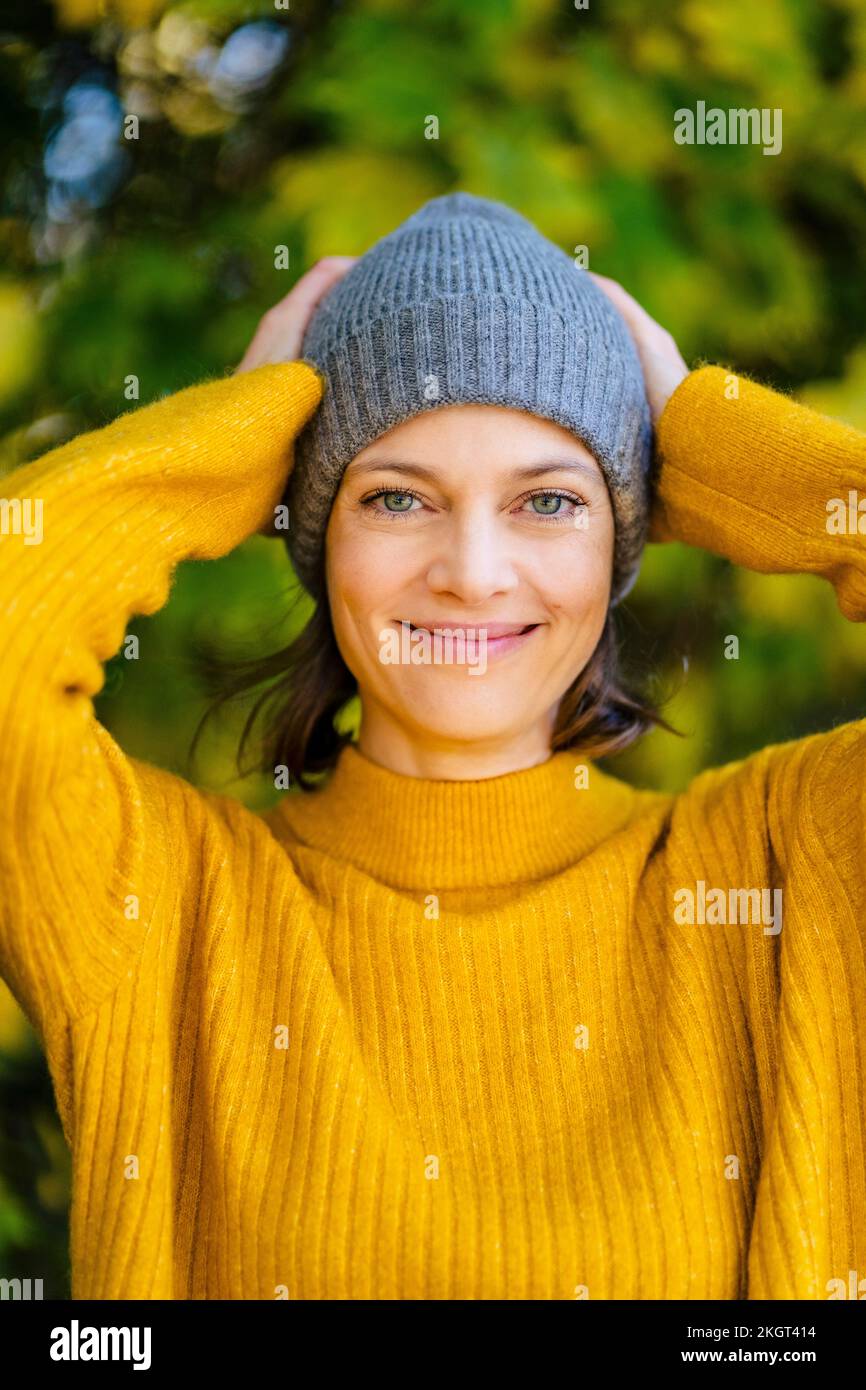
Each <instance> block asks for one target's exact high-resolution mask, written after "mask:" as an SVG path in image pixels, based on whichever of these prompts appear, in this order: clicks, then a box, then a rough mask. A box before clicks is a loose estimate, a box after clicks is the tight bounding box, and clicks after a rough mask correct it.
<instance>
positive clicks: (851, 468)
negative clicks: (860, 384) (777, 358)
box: [650, 367, 866, 622]
mask: <svg viewBox="0 0 866 1390" xmlns="http://www.w3.org/2000/svg"><path fill="white" fill-rule="evenodd" d="M657 456H658V461H659V464H660V470H659V473H658V478H657V483H656V494H655V505H654V509H653V515H652V525H651V530H650V539H651V540H654V541H669V540H681V541H686V542H688V544H690V545H697V546H700V547H701V548H702V549H704V550H710V551H712V552H713V553H714V554H716V555H722V556H724V557H725V558H727V559H729V560H732V561H733V562H734V563H735V564H738V565H745V566H746V567H747V568H749V569H753V570H759V571H761V572H763V573H766V574H792V573H812V574H817V575H820V576H822V577H823V578H824V579H827V580H828V581H829V582H830V583H831V584H832V585H833V587H834V589H835V591H836V596H837V599H838V603H839V607H840V609H841V611H842V612H843V613H844V615H845V617H846V618H850V619H852V620H853V621H855V622H862V621H863V620H864V619H866V435H864V434H861V433H860V432H859V431H858V430H855V429H852V428H851V427H850V426H848V425H844V424H841V423H839V422H838V421H836V420H831V419H829V418H828V417H827V416H824V415H820V414H818V412H817V411H813V410H810V409H808V408H807V407H806V406H804V405H798V404H797V403H796V402H794V401H792V400H790V399H789V398H788V397H787V396H783V395H780V394H778V393H776V392H775V391H770V390H768V389H767V388H766V387H764V386H759V385H757V384H756V383H755V382H752V381H749V380H748V379H747V378H745V377H736V376H734V375H733V374H731V373H730V372H728V371H726V370H725V369H724V368H722V367H701V368H699V369H698V370H697V371H694V372H691V373H690V374H689V375H688V376H686V377H685V378H684V379H683V380H682V381H681V382H680V384H679V385H678V386H677V387H676V389H675V390H674V391H673V394H672V395H671V396H670V398H669V400H668V402H667V404H666V405H665V407H664V409H663V411H662V414H661V418H660V419H659V422H658V425H657ZM851 493H854V494H855V498H854V503H853V508H852V504H851V501H850V497H849V494H851ZM834 499H835V501H836V502H838V506H837V505H834ZM858 501H862V502H863V507H862V509H861V510H860V511H858V510H857V502H858ZM858 524H859V527H860V528H861V529H859V530H858Z"/></svg>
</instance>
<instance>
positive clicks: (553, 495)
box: [524, 492, 586, 523]
mask: <svg viewBox="0 0 866 1390" xmlns="http://www.w3.org/2000/svg"><path fill="white" fill-rule="evenodd" d="M536 502H539V503H541V507H536V506H535V503H536ZM527 504H528V505H529V509H530V513H531V514H532V515H533V516H537V517H539V518H540V519H541V520H542V521H552V522H571V523H573V522H574V518H575V515H576V513H577V512H578V511H579V510H580V508H581V507H585V506H586V503H585V502H584V500H583V498H582V497H575V496H574V494H573V493H570V492H533V493H530V495H529V496H528V497H527V498H525V501H524V505H527ZM566 504H569V505H566Z"/></svg>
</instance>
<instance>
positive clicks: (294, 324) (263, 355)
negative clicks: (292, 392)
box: [235, 256, 358, 374]
mask: <svg viewBox="0 0 866 1390" xmlns="http://www.w3.org/2000/svg"><path fill="white" fill-rule="evenodd" d="M357 259H358V257H357V256H325V257H324V259H323V260H321V261H317V262H316V264H315V265H314V266H313V268H312V270H308V271H307V273H306V274H305V275H302V276H301V278H300V280H298V282H297V284H296V285H294V286H293V287H292V289H290V290H289V292H288V294H287V295H285V296H284V297H283V298H282V299H280V300H278V301H277V303H276V304H275V305H274V306H273V308H271V309H268V311H267V313H266V314H264V315H263V316H262V318H261V319H260V321H259V326H258V328H257V329H256V331H255V333H254V335H253V339H252V342H251V343H250V345H249V347H248V348H247V350H246V352H245V353H244V355H243V357H242V359H241V361H240V362H239V363H238V365H237V367H235V374H237V373H238V372H250V371H252V370H253V368H254V367H263V366H264V365H265V364H266V363H268V362H293V361H294V360H295V359H296V358H298V357H300V355H301V344H302V343H303V341H304V333H305V332H306V328H307V324H308V323H309V321H310V318H311V316H312V313H313V310H314V309H315V307H316V305H317V304H318V302H319V300H320V299H321V298H322V296H323V295H324V294H326V293H327V291H328V290H329V289H330V288H331V286H332V285H335V284H336V283H337V281H338V280H341V279H342V278H343V276H344V275H345V274H346V271H347V270H349V269H351V267H352V266H353V265H354V264H355V262H356V260H357Z"/></svg>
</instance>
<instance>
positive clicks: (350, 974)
mask: <svg viewBox="0 0 866 1390" xmlns="http://www.w3.org/2000/svg"><path fill="white" fill-rule="evenodd" d="M727 388H728V377H727V374H726V372H725V371H724V370H723V369H722V368H720V367H701V368H699V369H698V370H697V371H694V372H692V373H691V374H690V375H689V376H688V377H687V378H686V379H685V380H684V381H683V382H682V384H681V385H680V386H679V387H678V388H677V390H676V392H675V393H674V395H673V396H672V398H671V400H670V402H669V403H668V405H667V407H666V409H665V411H664V414H663V416H662V418H661V421H660V423H659V428H658V440H657V442H658V458H659V461H660V468H659V473H658V482H657V501H656V508H655V512H654V521H653V528H654V529H653V538H654V539H655V540H662V541H663V540H671V539H679V540H684V541H687V542H690V543H692V544H695V545H698V546H703V547H705V548H707V549H710V550H712V551H714V552H715V553H717V554H719V555H722V556H726V557H727V558H728V559H730V560H731V561H732V562H734V563H736V564H741V565H745V566H748V567H751V568H753V569H756V570H760V571H764V572H791V571H808V572H810V573H813V574H815V575H819V576H822V577H823V578H824V579H825V580H827V581H829V582H830V583H831V584H832V585H833V586H834V588H835V592H836V595H837V599H838V604H839V607H840V609H841V611H842V613H843V614H844V615H845V616H846V617H847V618H848V619H850V620H851V621H855V622H857V621H863V619H864V618H866V542H864V539H863V536H861V535H857V534H856V533H855V534H834V533H833V532H832V531H831V530H830V529H828V525H827V517H828V511H827V503H828V500H829V499H832V498H836V497H838V498H842V499H846V500H848V498H849V491H851V490H854V491H855V492H856V493H857V494H858V496H860V497H866V437H864V436H863V435H862V434H860V433H858V432H856V431H855V430H853V429H850V428H848V427H847V426H845V425H843V424H840V423H838V422H835V421H833V420H830V419H828V418H825V417H823V416H820V415H818V414H816V413H814V412H812V411H810V410H807V409H806V408H805V407H803V406H801V405H798V404H796V403H795V402H793V401H791V400H789V399H788V398H786V397H784V396H781V395H777V394H776V393H774V392H772V391H770V390H768V389H767V388H765V387H763V386H760V385H758V384H756V383H753V382H750V381H748V380H746V379H745V378H742V377H741V378H740V380H739V395H738V397H736V398H735V399H729V398H728V397H729V396H730V395H732V392H731V391H730V389H727ZM320 392H321V385H320V381H319V378H318V377H317V375H316V374H315V372H314V371H313V369H312V368H311V367H310V366H308V365H306V364H304V363H302V362H294V363H285V364H280V365H276V366H266V367H260V368H258V369H257V370H255V371H253V372H249V373H245V374H241V375H238V376H233V377H229V378H225V379H220V380H216V381H211V382H207V383H204V384H202V385H198V386H194V387H190V388H188V389H185V390H182V391H180V392H178V393H177V394H175V395H172V396H169V397H167V398H165V399H163V400H160V401H158V402H157V403H155V404H153V405H149V406H146V407H143V408H140V409H137V410H134V411H131V412H129V413H126V414H124V415H122V416H121V417H120V418H119V419H117V420H116V421H114V422H113V423H112V424H110V425H108V426H106V427H105V428H103V429H99V430H96V431H94V432H92V433H87V434H85V435H83V436H80V437H79V438H77V439H74V440H73V441H71V442H70V443H68V444H65V445H64V446H62V447H60V448H57V449H55V450H53V451H51V452H50V453H48V454H47V455H45V456H44V457H43V458H41V459H38V460H37V461H36V462H33V463H29V464H27V465H26V466H24V467H22V468H20V469H19V470H18V471H17V472H16V473H15V474H13V475H12V476H11V477H10V478H7V480H6V496H7V498H9V497H18V498H21V499H27V498H30V499H42V502H43V506H44V512H43V516H44V523H43V538H42V541H41V543H40V544H31V545H28V544H25V543H24V538H23V537H22V536H21V535H16V534H6V535H3V536H2V538H0V620H2V626H0V673H2V674H0V797H2V799H0V818H2V819H0V875H2V880H0V885H2V899H0V965H2V973H3V976H4V978H5V979H6V980H7V982H8V983H9V985H10V987H11V989H12V991H13V993H14V994H15V996H16V998H17V999H18V1000H19V1001H20V1003H21V1005H22V1007H23V1008H24V1010H25V1012H26V1014H27V1015H28V1017H29V1019H30V1020H31V1022H32V1023H33V1025H34V1027H35V1028H36V1030H37V1032H38V1034H39V1036H40V1038H41V1040H42V1043H43V1046H44V1048H45V1052H46V1057H47V1060H48V1064H49V1067H50V1071H51V1075H52V1078H53V1083H54V1087H55V1094H56V1098H57V1104H58V1109H59V1113H60V1117H61V1120H62V1124H63V1129H64V1133H65V1136H66V1138H67V1140H68V1143H69V1145H70V1148H71V1153H72V1174H73V1195H72V1206H71V1220H70V1242H71V1265H72V1293H73V1297H74V1298H95V1299H123V1298H143V1299H156V1298H165V1299H232V1298H243V1299H275V1298H283V1297H288V1298H292V1299H575V1298H586V1297H589V1298H592V1299H677V1298H685V1299H742V1298H755V1299H765V1298H782V1299H824V1298H827V1297H829V1296H830V1293H831V1292H832V1291H833V1288H834V1287H835V1286H833V1285H832V1284H830V1282H829V1281H832V1280H834V1279H838V1280H841V1281H843V1282H844V1283H847V1282H848V1280H849V1271H851V1270H855V1271H858V1272H859V1277H860V1278H863V1277H864V1276H866V1133H864V1099H866V1097H864V1086H866V959H864V957H866V886H864V847H866V790H864V789H866V779H864V759H866V719H858V720H856V721H854V722H851V723H846V724H842V725H840V726H838V727H836V728H834V729H832V730H830V731H827V732H822V733H818V734H814V735H811V736H809V737H805V738H801V739H796V740H792V741H789V742H785V743H779V744H774V745H772V746H770V747H767V748H764V749H763V750H761V751H759V752H757V753H756V754H754V755H752V756H749V757H746V758H744V759H740V760H738V761H736V762H731V763H729V764H727V765H725V766H722V767H717V768H713V769H709V770H707V771H705V772H702V773H701V774H700V775H698V776H697V777H696V778H695V779H694V780H693V781H692V783H691V784H690V785H689V787H688V788H687V789H686V790H685V791H684V792H682V793H680V794H671V793H667V792H665V793H662V792H658V791H654V790H650V789H639V788H635V787H633V786H631V785H628V784H627V783H626V782H624V781H622V780H620V779H618V778H616V777H614V776H612V775H611V774H610V773H609V772H605V771H604V770H602V769H601V768H600V767H599V766H598V765H597V764H596V763H594V762H592V761H591V760H590V761H587V760H586V759H585V758H583V757H581V755H580V753H579V752H578V751H575V750H572V751H566V752H559V753H556V754H554V755H553V756H551V757H550V758H549V759H548V760H547V761H545V762H543V763H541V764H539V765H537V766H534V767H532V768H529V769H525V770H521V771H516V772H511V773H509V774H506V775H501V776H496V777H492V778H490V779H486V780H484V779H482V780H475V781H471V780H465V781H434V780H427V779H421V778H414V777H410V776H405V775H401V774H398V773H395V772H393V771H391V770H389V769H387V768H385V767H383V766H380V765H378V764H376V763H374V762H372V761H371V760H369V759H368V758H367V757H366V756H365V755H363V754H362V753H361V752H360V751H359V749H358V748H357V746H354V745H350V746H348V747H347V748H345V749H344V750H343V751H342V753H341V755H340V758H339V763H338V766H337V768H336V770H335V772H334V773H333V774H332V776H331V778H330V780H329V781H327V782H326V783H325V784H324V785H323V786H322V787H321V788H320V789H318V790H316V791H315V792H313V793H300V792H297V791H296V792H289V793H288V794H286V795H285V796H284V797H283V798H282V800H281V801H279V802H278V804H277V805H276V806H275V807H274V808H273V809H271V810H270V811H268V812H266V813H265V814H256V813H254V812H253V811H251V810H249V809H247V808H245V807H244V806H243V805H242V804H241V803H240V802H238V801H236V800H234V799H232V798H230V797H227V796H222V795H218V794H214V793H210V792H204V791H201V790H198V789H196V788H195V787H193V786H192V785H190V784H189V783H188V782H186V781H184V780H183V779H181V778H179V777H177V776H175V775H173V774H171V773H169V772H167V771H163V770H160V769H159V768H157V767H155V766H151V765H149V764H148V763H146V762H144V761H140V760H138V759H136V758H133V757H129V756H127V755H126V754H125V753H124V752H123V751H122V750H121V748H120V747H119V746H118V745H117V743H116V742H115V740H114V739H113V738H112V737H111V736H110V735H109V733H108V732H107V731H106V729H105V728H104V727H103V726H102V725H101V724H100V723H99V722H98V721H97V720H96V718H95V715H94V710H93V697H94V696H95V695H96V694H97V693H98V691H99V690H100V688H101V684H102V681H103V671H102V663H103V662H104V661H105V660H106V659H108V658H109V657H110V656H112V655H113V654H114V653H115V652H117V651H118V650H119V648H120V646H121V644H122V641H123V636H124V632H125V628H126V624H127V622H128V620H129V618H130V617H131V615H133V614H138V613H152V612H154V611H155V610H156V609H158V608H159V607H160V606H161V605H162V604H163V603H165V601H166V599H167V597H168V595H169V592H170V587H171V583H172V575H173V572H174V569H175V566H176V565H177V563H178V562H179V561H182V560H185V559H190V558H196V559H207V558H211V557H216V556H220V555H223V554H226V553H227V552H229V551H230V550H232V549H233V548H234V547H235V546H236V545H238V544H239V543H240V542H241V541H242V540H243V539H244V538H245V537H247V536H249V535H251V534H253V533H254V532H255V531H257V530H259V529H260V528H262V527H264V526H265V525H266V523H267V521H268V519H269V518H270V517H271V516H272V513H273V508H274V506H275V505H276V504H277V503H278V501H279V500H280V498H281V496H282V494H283V491H284V487H285V482H286V477H287V473H288V469H289V468H290V466H291V457H292V441H293V439H294V437H295V435H296V434H297V432H298V430H299V429H300V428H301V427H302V425H303V424H304V423H305V421H306V420H307V419H308V418H309V416H310V415H311V413H312V411H313V410H314V409H315V407H316V405H317V403H318V401H319V399H320ZM9 515H10V516H11V515H12V513H11V512H10V513H9ZM864 526H866V523H864ZM581 765H585V766H586V767H587V771H588V778H587V779H584V778H583V777H582V776H581V775H580V773H579V772H576V769H578V768H579V767H580V766H581ZM584 780H586V781H587V785H586V786H584V785H583V782H584ZM753 890H754V892H753ZM777 891H780V892H781V894H782V898H781V903H782V912H781V914H780V915H779V914H776V916H778V921H776V917H775V916H772V915H770V914H769V913H768V912H763V911H761V912H759V910H758V908H757V907H756V903H757V902H758V901H760V902H761V904H762V906H763V903H764V901H766V902H767V903H773V904H774V912H775V904H776V901H777V899H776V898H775V896H774V895H775V894H776V892H777ZM750 892H753V896H752V897H749V896H748V894H749V893H750ZM764 892H765V893H766V900H764V899H763V898H761V894H762V893H764ZM689 894H691V895H692V897H691V901H693V904H694V913H692V914H691V915H692V916H693V917H694V918H695V920H692V921H689V920H688V916H689V912H688V906H687V904H688V902H689V900H690V899H689ZM720 903H722V906H720ZM723 909H724V910H723ZM731 918H733V920H730V919H731ZM773 923H775V924H774V925H773ZM779 926H780V929H779ZM863 1287H864V1289H866V1285H864V1286H863Z"/></svg>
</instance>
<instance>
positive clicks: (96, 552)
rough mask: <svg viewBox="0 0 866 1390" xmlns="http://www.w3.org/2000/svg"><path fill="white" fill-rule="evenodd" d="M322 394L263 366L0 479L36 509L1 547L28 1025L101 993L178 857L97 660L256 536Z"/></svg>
mask: <svg viewBox="0 0 866 1390" xmlns="http://www.w3.org/2000/svg"><path fill="white" fill-rule="evenodd" d="M321 391H322V386H321V381H320V378H319V376H318V374H317V373H316V372H315V371H314V369H313V368H312V367H311V366H310V365H308V364H306V363H303V362H284V363H281V364H273V365H264V366H260V367H258V368H256V369H255V370H251V371H244V373H243V374H241V375H237V376H234V377H229V378H227V379H222V380H217V381H213V382H210V383H207V384H205V385H200V386H193V387H190V388H188V389H186V390H183V391H180V392H178V393H177V394H176V395H173V396H170V397H168V398H166V399H164V400H162V401H159V402H157V403H156V404H154V405H150V406H146V407H144V408H142V409H140V410H136V411H133V412H130V413H128V414H125V415H122V416H120V418H119V419H117V420H115V421H114V422H113V423H112V424H110V425H108V426H106V427H105V428H104V429H101V430H96V431H94V432H92V433H88V434H85V435H82V436H80V437H79V438H77V439H75V440H73V441H71V442H70V443H68V444H66V445H64V446H63V447H61V448H59V449H55V450H53V451H52V452H50V453H49V454H47V455H46V456H44V457H43V458H41V459H38V460H37V461H36V462H34V463H31V464H28V465H26V466H25V467H22V468H20V469H18V470H17V471H16V472H15V473H14V474H12V475H11V476H10V477H9V478H8V479H7V480H6V494H5V496H6V499H7V500H8V501H9V502H10V503H11V504H13V507H14V503H15V502H20V503H21V504H22V507H24V506H26V505H27V504H29V505H30V507H31V508H32V507H33V506H34V504H35V506H36V511H31V512H30V516H31V518H32V517H33V516H34V515H38V507H39V506H40V505H41V512H42V517H41V533H42V536H41V540H40V541H38V543H28V541H27V538H26V537H25V536H24V535H22V534H20V533H19V534H9V532H10V531H11V530H12V528H11V526H9V525H7V526H6V527H4V534H2V535H0V970H2V973H3V975H4V977H5V979H6V980H7V982H8V984H9V985H10V988H11V989H12V990H13V992H14V993H15V995H16V997H17V998H18V1000H19V1002H20V1003H21V1004H22V1006H23V1007H24V1008H25V1011H26V1012H27V1013H28V1015H29V1017H30V1018H31V1021H33V1022H34V1023H35V1024H36V1025H37V1027H40V1028H42V1026H43V1025H44V1023H45V1021H46V1019H47V1018H48V1017H49V1016H52V1015H55V1014H57V1013H60V1014H63V1015H66V1016H67V1017H68V1016H75V1015H78V1014H81V1013H82V1012H84V1011H85V1010H86V1009H88V1008H92V1007H94V1006H95V1005H96V1004H97V1003H98V1002H100V1001H101V1000H102V999H103V998H105V997H106V996H107V994H108V993H109V991H110V990H111V988H112V987H113V986H114V985H115V984H116V983H117V982H118V980H119V978H120V977H121V975H122V972H123V971H124V970H126V969H128V968H129V966H130V964H131V962H132V960H133V958H134V957H135V955H136V953H137V951H138V949H139V948H140V946H141V944H142V942H143V939H144V935H145V933H146V930H147V924H148V918H149V909H150V907H151V906H152V903H153V902H154V901H155V899H156V896H157V895H158V894H159V893H160V892H161V891H162V888H163V885H164V883H165V881H166V879H167V878H168V876H169V875H177V872H178V856H179V855H181V856H182V855H183V852H184V847H183V846H173V845H167V844H166V843H165V842H164V838H163V834H162V822H163V817H162V815H161V812H160V803H161V801H164V799H165V797H166V796H167V795H169V794H171V791H172V788H173V786H175V785H177V784H179V785H180V787H182V788H183V787H185V785H186V784H184V783H182V782H180V779H175V778H171V777H170V776H169V774H167V773H159V772H157V770H156V769H148V768H147V766H146V765H144V764H139V763H137V762H136V761H135V760H133V759H129V758H127V757H126V756H125V755H124V754H123V753H122V751H121V750H120V748H119V747H118V746H117V744H116V743H115V742H114V740H113V739H112V738H111V736H110V735H109V734H108V733H107V732H106V730H105V729H104V728H103V727H102V726H101V725H100V724H99V723H98V721H97V720H96V718H95V716H94V712H93V697H94V696H95V695H96V694H97V693H98V692H99V690H100V688H101V686H102V682H103V672H102V666H101V663H102V662H104V661H105V660H107V659H108V658H109V657H110V656H112V655H113V654H114V653H115V652H116V651H118V649H119V647H120V646H121V643H122V641H123V637H124V632H125V628H126V625H127V622H128V620H129V618H130V617H131V616H132V615H133V614H136V613H153V612H154V611H155V610H156V609H158V608H159V607H161V606H162V604H164V603H165V602H166V600H167V598H168V595H169V591H170V587H171V581H172V575H173V571H174V569H175V566H176V565H177V564H178V563H179V561H181V560H185V559H211V558H214V557H216V556H220V555H224V554H226V553H228V552H229V551H230V550H232V549H233V548H234V547H235V546H236V545H238V544H239V543H240V542H241V541H242V540H244V539H245V538H246V537H247V536H249V535H250V534H252V533H253V532H254V531H256V530H259V529H261V528H263V527H264V526H265V524H266V523H267V522H268V520H269V519H270V518H271V517H272V515H273V508H274V507H275V506H276V505H277V503H278V502H279V501H280V498H281V496H282V494H283V490H284V486H285V481H286V477H287V473H288V469H289V466H290V461H291V442H292V440H293V438H294V436H295V435H296V434H297V432H298V431H299V430H300V429H301V428H302V427H303V425H304V424H305V423H306V421H307V419H308V418H309V417H310V415H311V414H312V413H313V411H314V410H315V408H316V406H317V405H318V402H319V400H320V398H321ZM8 515H9V516H12V515H14V511H13V510H12V509H11V508H10V510H9V511H8ZM22 515H26V512H22ZM36 534H38V533H36ZM130 895H135V896H136V898H137V899H138V900H139V901H138V905H137V915H135V909H134V908H132V907H131V906H130V902H129V898H130Z"/></svg>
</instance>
